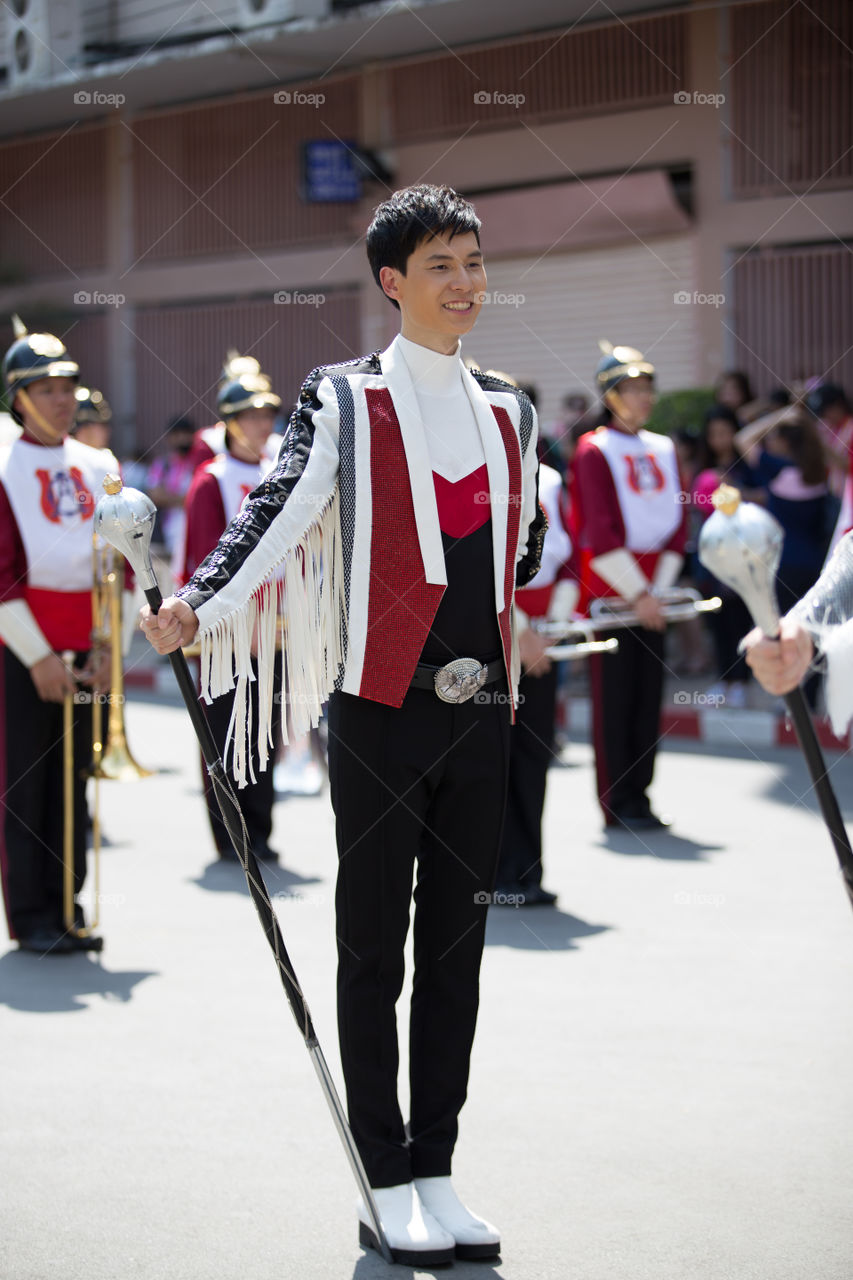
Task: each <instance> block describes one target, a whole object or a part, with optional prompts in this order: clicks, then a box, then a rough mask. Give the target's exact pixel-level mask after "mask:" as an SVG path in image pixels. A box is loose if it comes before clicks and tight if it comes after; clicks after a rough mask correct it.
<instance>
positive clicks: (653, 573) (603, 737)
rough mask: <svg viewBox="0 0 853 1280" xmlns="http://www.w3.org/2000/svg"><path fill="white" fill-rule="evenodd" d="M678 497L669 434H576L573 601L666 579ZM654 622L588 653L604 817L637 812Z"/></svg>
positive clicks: (645, 810) (674, 563)
mask: <svg viewBox="0 0 853 1280" xmlns="http://www.w3.org/2000/svg"><path fill="white" fill-rule="evenodd" d="M685 513H686V504H685V502H684V495H683V493H682V489H681V481H680V479H679V475H678V467H677V465H676V458H675V449H674V447H673V444H672V441H671V440H669V439H667V438H666V437H665V436H658V435H654V434H653V433H652V432H650V431H639V432H638V433H637V434H636V435H633V434H631V433H630V432H627V431H624V430H620V429H619V428H617V427H615V426H608V427H599V428H598V430H597V431H594V432H591V433H590V434H589V435H585V436H582V437H581V439H580V441H579V442H578V448H577V453H576V454H575V458H574V467H573V475H572V519H573V524H574V528H575V529H576V531H577V533H576V536H577V541H578V544H579V547H580V562H581V570H580V574H581V594H582V599H581V605H582V608H583V609H586V608H587V607H588V604H589V601H590V600H593V599H597V598H598V599H600V598H602V597H606V596H622V597H624V598H625V599H626V600H629V601H632V600H634V599H636V598H637V597H638V596H640V595H642V594H643V593H644V592H645V591H647V590H649V588H652V587H657V588H665V587H670V586H672V585H673V583H674V581H675V579H676V577H677V575H678V571H679V569H680V567H681V562H682V552H683V550H684V542H685V534H686V520H685ZM663 646H664V639H663V635H662V634H661V633H660V632H657V631H653V630H649V629H645V628H642V627H639V626H638V627H627V628H625V629H624V630H620V631H619V651H618V653H615V654H608V655H607V656H606V657H603V656H602V655H600V654H595V655H593V657H592V658H591V659H590V668H589V670H590V685H591V690H592V706H593V726H592V730H593V744H594V746H595V765H596V784H597V790H598V798H599V803H600V805H601V808H602V812H603V814H604V819H605V822H606V823H607V824H608V825H612V824H614V823H619V822H623V821H643V820H646V819H648V817H649V815H650V813H651V810H650V807H649V799H648V795H647V791H648V788H649V786H650V785H651V782H652V776H653V772H654V762H655V755H656V752H657V745H658V739H659V722H660V707H661V699H662V696H663Z"/></svg>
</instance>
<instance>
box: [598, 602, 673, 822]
mask: <svg viewBox="0 0 853 1280" xmlns="http://www.w3.org/2000/svg"><path fill="white" fill-rule="evenodd" d="M611 635H615V636H616V638H617V639H618V641H619V651H618V652H617V653H607V654H593V655H592V656H591V657H590V659H589V674H590V686H591V692H592V740H593V745H594V747H595V775H596V785H597V790H598V802H599V804H600V805H601V810H602V813H603V814H604V820H605V822H612V821H613V819H614V817H615V815H617V814H619V815H621V816H622V817H632V818H638V817H643V816H644V815H645V814H646V813H648V810H649V802H648V798H647V796H646V791H647V789H648V787H649V786H650V785H651V781H652V776H653V774H654V769H655V756H656V755H657V746H658V738H659V735H660V708H661V698H662V697H663V652H664V634H663V632H662V631H649V630H648V629H647V628H645V627H625V628H622V629H620V630H619V631H610V632H601V633H600V635H599V633H596V638H598V639H608V638H609V636H611Z"/></svg>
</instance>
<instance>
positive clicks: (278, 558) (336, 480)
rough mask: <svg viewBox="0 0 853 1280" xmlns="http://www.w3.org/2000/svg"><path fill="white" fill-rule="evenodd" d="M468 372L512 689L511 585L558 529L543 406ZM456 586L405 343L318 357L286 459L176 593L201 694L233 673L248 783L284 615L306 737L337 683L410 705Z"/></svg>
mask: <svg viewBox="0 0 853 1280" xmlns="http://www.w3.org/2000/svg"><path fill="white" fill-rule="evenodd" d="M462 376H463V380H464V386H465V390H466V392H467V394H468V397H469V400H470V402H471V406H472V409H473V411H474V415H475V418H476V421H477V425H478V428H479V431H480V436H481V439H482V444H483V450H484V454H485V459H486V467H487V472H488V480H489V496H490V505H491V520H492V550H493V563H492V568H493V572H494V587H495V612H496V616H497V620H498V625H499V629H500V635H501V640H502V649H503V659H504V663H505V666H506V670H507V677H508V682H509V687H510V690H511V692H512V698H513V701H514V700H515V698H516V696H517V686H518V675H519V670H520V663H519V658H518V650H517V645H516V641H515V634H514V631H515V628H514V619H513V600H514V593H515V588H516V586H524V585H525V584H526V583H527V582H529V581H530V579H531V578H532V577H533V575H534V574H535V573H536V570H537V568H538V566H539V559H540V554H541V547H542V541H543V538H544V533H545V528H546V527H547V522H546V519H545V516H544V514H543V512H542V510H541V508H540V507H539V504H538V500H537V459H536V417H535V412H534V410H533V408H532V406H531V404H530V401H529V400H528V398H527V396H525V395H524V394H523V393H522V392H520V391H518V390H517V389H516V388H514V387H511V386H509V385H508V384H506V383H504V382H502V381H500V380H499V379H496V378H491V377H486V376H484V375H482V374H480V373H479V372H478V373H471V372H469V371H468V370H467V369H464V366H463V375H462ZM446 585H447V575H446V569H445V563H444V550H443V545H442V539H441V531H440V528H439V519H438V509H437V504H436V496H435V489H434V484H433V474H432V467H431V464H430V458H429V452H428V449H427V441H426V436H425V433H424V427H423V423H422V421H421V417H420V413H419V410H418V406H417V399H416V395H415V389H414V384H413V382H412V379H411V375H410V373H409V370H408V367H407V365H406V363H405V359H404V357H403V355H402V353H401V352H400V350H399V348H398V344H397V341H396V339H395V341H394V342H392V343H391V345H390V346H389V347H388V348H387V350H385V351H383V352H382V353H381V354H374V355H370V356H366V357H362V358H359V359H357V360H353V361H349V362H347V363H344V364H337V365H328V366H322V367H319V368H317V369H314V370H313V371H312V372H311V373H310V374H309V375H308V377H307V378H306V380H305V382H304V383H303V386H302V389H301V392H300V396H299V400H298V402H297V405H296V407H295V409H294V411H293V414H292V415H291V418H290V422H289V424H288V429H287V431H286V433H285V436H284V440H283V443H282V447H281V452H280V454H279V459H278V462H277V464H276V466H275V468H274V469H273V471H272V472H271V473H270V474H269V475H268V476H267V478H266V479H265V480H264V481H263V483H262V484H260V485H259V486H258V488H257V489H256V490H255V491H254V493H253V494H252V495H251V497H250V498H249V500H248V501H247V503H246V505H245V506H244V508H243V510H242V511H241V512H240V514H239V515H238V516H237V517H236V519H235V520H233V521H232V523H231V524H230V525H229V527H228V529H227V530H226V532H225V534H224V535H223V537H222V539H221V540H220V542H219V544H218V546H217V547H216V548H215V549H214V551H213V552H212V553H211V554H210V555H209V556H208V557H207V559H206V560H205V561H204V563H203V564H202V565H201V566H200V567H199V568H198V570H197V571H196V572H195V574H194V575H193V577H192V578H191V579H190V581H189V582H188V583H187V585H186V586H185V587H183V588H182V589H181V591H180V592H179V595H180V596H181V597H182V598H183V599H184V600H186V601H187V603H189V604H190V605H191V606H192V608H193V609H194V610H195V612H196V614H197V616H198V620H199V639H200V642H201V674H202V695H203V696H204V697H205V698H206V699H210V698H211V697H217V696H218V695H219V694H220V693H222V692H225V691H226V690H228V689H230V688H232V687H233V685H234V681H235V678H236V682H237V698H236V699H235V721H234V724H235V733H234V762H233V768H234V772H235V775H236V777H237V778H238V781H240V780H241V769H242V768H243V766H244V763H245V762H244V760H242V763H241V758H242V756H243V754H244V752H243V747H242V746H241V742H240V738H241V730H242V724H244V723H245V705H246V699H245V683H246V681H247V680H248V679H249V678H251V677H250V654H251V649H252V645H253V644H254V646H255V647H256V650H257V654H258V659H259V666H260V669H261V675H260V679H261V681H262V686H263V687H262V688H261V689H260V690H259V695H260V698H259V721H260V724H259V726H258V728H259V749H260V760H261V767H262V768H263V767H264V766H265V747H266V743H265V741H263V739H265V738H267V737H268V731H269V725H270V723H271V714H272V706H271V702H272V696H271V689H272V665H271V662H272V660H273V659H274V653H275V630H276V614H277V611H279V610H280V612H281V614H282V616H283V618H284V637H283V642H282V660H283V676H284V695H283V699H282V700H283V702H284V701H287V702H289V704H290V709H291V717H292V720H293V726H294V730H295V732H296V733H297V734H300V733H302V732H304V730H305V729H307V728H308V726H309V725H311V724H316V722H317V719H318V717H319V713H320V708H321V706H322V703H323V702H324V701H325V700H326V698H327V697H328V695H329V693H330V692H331V691H332V689H335V688H337V689H342V690H343V691H344V692H346V693H351V694H356V695H358V696H360V697H363V698H369V699H372V700H374V701H377V702H382V703H385V704H387V705H390V706H397V707H398V706H400V705H401V704H402V702H403V699H404V697H405V695H406V692H407V690H408V688H409V685H410V682H411V679H412V676H413V674H414V670H415V667H416V665H417V663H418V659H419V657H420V654H421V651H422V649H423V646H424V642H425V640H426V638H427V635H428V633H429V630H430V626H431V624H432V620H433V617H434V615H435V612H436V609H437V608H438V604H439V602H440V600H441V597H442V595H443V593H444V590H445V588H446ZM460 656H471V657H481V656H482V655H477V654H471V655H460ZM241 685H242V695H241ZM241 717H242V723H241ZM285 732H286V728H285ZM243 738H244V741H245V735H244V734H243Z"/></svg>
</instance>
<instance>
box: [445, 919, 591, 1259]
mask: <svg viewBox="0 0 853 1280" xmlns="http://www.w3.org/2000/svg"><path fill="white" fill-rule="evenodd" d="M610 927H611V926H610V925H609V924H587V922H586V921H585V920H581V919H580V918H579V917H578V916H572V915H569V914H568V912H566V911H559V910H558V909H557V908H556V907H491V908H490V910H489V915H488V919H487V921H486V946H487V947H517V948H519V949H520V950H522V951H577V950H578V947H577V945H576V942H575V939H577V938H591V937H593V935H594V934H596V933H607V931H608V930H609V929H610ZM455 1274H456V1271H454V1275H455Z"/></svg>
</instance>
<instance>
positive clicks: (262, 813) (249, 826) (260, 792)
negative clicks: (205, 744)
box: [201, 658, 281, 854]
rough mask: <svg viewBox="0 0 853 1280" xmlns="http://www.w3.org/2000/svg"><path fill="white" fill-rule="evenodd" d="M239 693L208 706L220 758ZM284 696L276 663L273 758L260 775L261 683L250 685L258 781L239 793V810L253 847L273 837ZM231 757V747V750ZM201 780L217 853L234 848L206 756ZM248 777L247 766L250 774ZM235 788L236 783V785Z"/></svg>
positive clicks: (225, 695) (254, 667) (252, 748)
mask: <svg viewBox="0 0 853 1280" xmlns="http://www.w3.org/2000/svg"><path fill="white" fill-rule="evenodd" d="M252 670H253V671H254V673H255V676H256V677H257V674H258V664H257V662H256V660H255V659H254V658H253V659H252ZM236 696H237V693H236V690H232V691H231V692H230V693H223V694H222V696H221V697H219V698H214V699H213V702H211V703H210V705H209V706H208V705H205V708H204V712H205V715H206V716H207V720H208V723H209V725H210V730H211V733H212V734H213V740H214V742H215V743H216V746H217V748H218V750H219V754H220V756H224V754H225V740H226V738H227V736H228V726H229V724H230V723H231V712H232V710H233V709H234V699H235V698H236ZM280 696H281V671H280V669H279V667H278V663H276V674H275V678H274V683H273V698H274V705H273V745H272V746H271V747H270V749H269V750H270V757H269V761H268V762H267V767H266V769H265V770H264V771H263V772H261V770H260V766H259V764H258V746H257V724H258V682H257V679H255V680H253V681H252V682H251V683H250V685H249V705H250V708H251V723H252V725H253V726H255V728H254V730H253V732H252V733H251V735H250V738H249V744H250V751H251V756H252V768H253V769H254V772H255V777H256V779H257V781H256V782H251V781H249V782H247V783H246V786H245V787H242V788H241V789H240V790H239V791H238V792H237V799H238V800H239V801H240V808H241V809H242V811H243V817H244V818H245V820H246V830H247V831H248V833H249V843H250V844H251V845H252V847H253V848H254V847H256V846H264V845H266V843H267V841H268V840H269V838H270V832H271V831H272V807H273V803H274V801H275V788H274V786H273V764H274V763H275V756H276V750H277V747H278V744H279V742H280V740H281V730H280V728H279V713H280V711H281V707H280V701H279V700H280ZM229 756H230V748H229ZM227 773H228V775H229V777H230V778H231V779H232V781H234V775H233V772H232V771H231V769H230V768H228V769H227ZM201 777H202V785H203V787H204V799H205V803H206V805H207V816H208V818H209V820H210V829H211V831H212V832H213V839H214V843H215V844H216V849H217V852H218V853H220V854H221V853H222V852H223V851H225V850H230V848H231V837H230V836H229V835H228V828H227V827H226V826H225V823H224V822H223V821H222V814H221V813H220V812H219V805H218V804H217V803H216V796H215V794H214V791H213V786H212V784H211V781H210V777H209V775H208V772H207V765H206V764H205V763H204V757H201ZM246 777H247V778H248V777H249V774H248V764H247V773H246ZM234 785H235V786H236V782H235V784H234Z"/></svg>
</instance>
